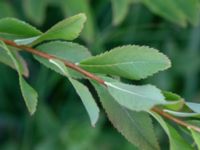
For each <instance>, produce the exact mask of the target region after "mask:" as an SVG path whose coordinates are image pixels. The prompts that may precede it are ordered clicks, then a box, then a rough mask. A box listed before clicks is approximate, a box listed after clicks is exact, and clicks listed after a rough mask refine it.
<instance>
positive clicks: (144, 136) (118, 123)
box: [92, 82, 159, 150]
mask: <svg viewBox="0 0 200 150" xmlns="http://www.w3.org/2000/svg"><path fill="white" fill-rule="evenodd" d="M92 84H93V85H94V87H95V89H96V91H97V93H98V95H99V97H100V101H101V103H102V105H103V107H104V109H105V111H106V113H107V115H108V118H109V119H110V121H111V122H112V124H113V125H114V127H116V129H117V130H118V131H119V132H120V133H121V134H122V135H123V136H124V137H125V138H126V139H127V140H128V141H129V142H131V143H132V144H134V145H135V146H137V147H138V148H139V149H144V150H158V149H159V145H158V143H157V139H156V136H155V132H154V130H153V125H152V121H151V118H150V117H149V115H148V114H147V113H145V112H135V111H130V110H128V109H126V108H124V107H123V106H121V105H120V104H118V103H117V102H116V101H115V100H114V99H113V97H112V96H111V95H110V94H109V92H108V91H107V89H105V88H104V87H102V86H101V85H98V84H96V83H94V82H92Z"/></svg>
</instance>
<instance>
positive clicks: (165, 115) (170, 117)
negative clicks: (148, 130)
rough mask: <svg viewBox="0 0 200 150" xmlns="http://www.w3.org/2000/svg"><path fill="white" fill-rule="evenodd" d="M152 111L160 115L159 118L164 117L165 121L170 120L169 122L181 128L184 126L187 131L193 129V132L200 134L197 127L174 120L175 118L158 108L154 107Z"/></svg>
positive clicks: (199, 129)
mask: <svg viewBox="0 0 200 150" xmlns="http://www.w3.org/2000/svg"><path fill="white" fill-rule="evenodd" d="M152 111H154V112H156V113H158V114H160V115H161V116H163V117H165V118H167V119H169V120H171V121H173V122H175V123H177V124H179V125H181V126H184V127H186V128H188V129H193V130H195V131H197V132H200V128H199V127H197V126H194V125H191V124H188V123H186V122H184V121H183V120H181V119H179V118H176V117H174V116H172V115H170V114H168V113H166V112H164V111H162V110H161V109H159V108H156V107H154V108H152Z"/></svg>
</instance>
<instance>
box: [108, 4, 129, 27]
mask: <svg viewBox="0 0 200 150" xmlns="http://www.w3.org/2000/svg"><path fill="white" fill-rule="evenodd" d="M111 2H112V7H113V8H112V10H113V24H114V25H118V24H120V23H121V22H122V21H123V20H124V18H125V17H126V14H127V12H128V8H129V4H130V0H111Z"/></svg>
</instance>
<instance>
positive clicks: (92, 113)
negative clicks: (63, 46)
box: [50, 59, 99, 127]
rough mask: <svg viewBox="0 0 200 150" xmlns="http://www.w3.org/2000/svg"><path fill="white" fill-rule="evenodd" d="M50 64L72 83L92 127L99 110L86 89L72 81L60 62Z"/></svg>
mask: <svg viewBox="0 0 200 150" xmlns="http://www.w3.org/2000/svg"><path fill="white" fill-rule="evenodd" d="M50 62H51V63H52V64H53V65H55V66H56V67H58V69H60V71H62V72H63V74H65V76H66V77H68V78H69V81H70V82H71V83H72V85H73V87H74V88H75V90H76V92H77V94H78V95H79V96H80V98H81V100H82V102H83V104H84V106H85V108H86V110H87V112H88V115H89V117H90V120H91V124H92V126H93V127H94V126H95V124H96V122H97V121H98V118H99V108H98V106H97V104H96V102H95V100H94V98H93V96H92V95H91V93H90V91H89V90H88V88H87V87H86V86H85V85H83V84H82V83H80V82H79V81H77V80H74V79H72V78H71V76H70V72H68V69H67V68H66V66H65V65H64V64H63V63H62V62H61V61H59V60H56V59H50Z"/></svg>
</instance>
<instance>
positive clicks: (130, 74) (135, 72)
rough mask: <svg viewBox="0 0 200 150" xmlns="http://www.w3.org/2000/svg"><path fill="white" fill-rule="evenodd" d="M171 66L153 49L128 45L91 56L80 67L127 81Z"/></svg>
mask: <svg viewBox="0 0 200 150" xmlns="http://www.w3.org/2000/svg"><path fill="white" fill-rule="evenodd" d="M170 66H171V63H170V60H169V59H168V58H167V57H166V56H165V55H163V54H162V53H160V52H158V51H157V50H155V49H153V48H149V47H146V46H136V45H128V46H123V47H117V48H114V49H112V50H111V51H109V52H106V53H104V54H101V55H98V56H93V57H91V58H89V59H86V60H84V61H82V62H81V63H80V67H82V68H84V69H85V70H88V71H90V72H94V73H103V74H108V75H117V76H121V77H124V78H128V79H135V80H139V79H143V78H146V77H148V76H150V75H152V74H154V73H156V72H158V71H162V70H165V69H167V68H169V67H170Z"/></svg>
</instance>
